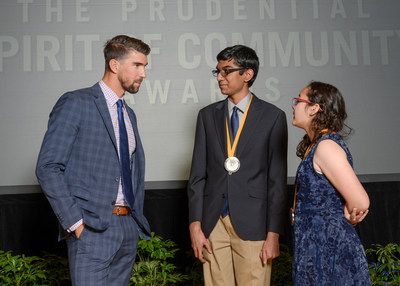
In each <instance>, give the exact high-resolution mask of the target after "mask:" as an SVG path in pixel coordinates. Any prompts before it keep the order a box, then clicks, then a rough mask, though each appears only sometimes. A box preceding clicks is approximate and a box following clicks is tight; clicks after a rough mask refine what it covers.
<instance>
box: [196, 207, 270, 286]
mask: <svg viewBox="0 0 400 286" xmlns="http://www.w3.org/2000/svg"><path fill="white" fill-rule="evenodd" d="M208 243H209V244H210V246H211V249H212V251H213V253H212V254H209V253H208V252H207V250H206V249H205V248H204V249H203V255H204V259H205V260H206V263H204V264H203V272H204V285H205V286H234V285H237V286H269V285H270V280H271V266H272V261H271V260H269V261H268V263H267V265H263V264H262V261H261V258H260V252H261V249H262V246H263V244H264V240H262V241H246V240H243V239H241V238H240V237H239V235H238V234H237V232H236V230H235V229H234V227H233V225H232V221H231V217H230V215H227V216H226V217H225V218H222V217H220V219H219V220H218V223H217V225H216V226H215V228H214V229H213V231H212V232H211V234H210V237H209V238H208Z"/></svg>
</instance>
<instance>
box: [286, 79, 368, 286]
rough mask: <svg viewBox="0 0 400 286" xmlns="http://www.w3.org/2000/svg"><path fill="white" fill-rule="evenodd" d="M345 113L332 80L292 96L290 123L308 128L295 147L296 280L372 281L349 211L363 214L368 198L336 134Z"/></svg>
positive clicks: (344, 285) (324, 282)
mask: <svg viewBox="0 0 400 286" xmlns="http://www.w3.org/2000/svg"><path fill="white" fill-rule="evenodd" d="M346 117H347V115H346V110H345V103H344V100H343V97H342V95H341V93H340V92H339V90H338V89H337V88H335V87H334V86H332V85H330V84H326V83H321V82H311V83H310V84H309V85H308V86H307V87H305V88H304V89H303V90H302V91H301V93H300V95H299V97H297V98H294V99H293V122H292V124H293V125H294V126H296V127H299V128H302V129H304V130H305V131H306V135H305V136H304V138H303V140H302V141H301V142H300V143H299V145H298V146H297V153H296V154H297V156H299V157H300V158H302V160H303V161H302V162H301V164H300V166H299V167H298V170H297V179H296V185H297V186H296V194H295V205H294V207H293V209H294V210H293V211H294V238H295V245H294V264H293V282H294V285H296V286H300V285H307V286H310V285H338V286H347V285H371V282H370V277H369V270H368V263H367V259H366V256H365V252H364V248H363V246H362V244H361V241H360V239H359V237H358V235H357V233H356V231H355V229H354V226H353V225H351V224H350V223H349V221H351V220H350V219H349V216H350V215H349V213H353V215H354V214H356V216H357V217H358V218H359V219H358V221H361V220H362V219H363V217H364V216H365V215H366V213H367V212H368V208H369V198H368V195H367V193H366V191H365V190H364V188H363V186H362V185H361V183H360V181H359V180H358V178H357V176H356V174H355V173H354V171H353V167H352V164H353V161H352V156H351V154H350V152H349V149H348V148H347V146H346V144H345V142H344V141H343V139H342V137H341V135H339V134H338V132H340V131H342V129H343V127H344V126H345V124H344V121H345V119H346ZM354 209H355V211H354V212H353V210H354ZM346 217H347V219H346Z"/></svg>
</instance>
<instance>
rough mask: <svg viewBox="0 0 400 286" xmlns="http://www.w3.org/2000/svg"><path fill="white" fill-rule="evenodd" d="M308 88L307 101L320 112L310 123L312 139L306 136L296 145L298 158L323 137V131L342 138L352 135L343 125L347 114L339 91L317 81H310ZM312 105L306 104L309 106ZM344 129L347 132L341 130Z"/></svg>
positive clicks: (350, 130)
mask: <svg viewBox="0 0 400 286" xmlns="http://www.w3.org/2000/svg"><path fill="white" fill-rule="evenodd" d="M308 87H309V91H308V94H307V96H308V100H309V101H311V102H312V103H313V104H316V103H318V104H319V105H320V107H321V110H322V111H321V112H318V113H317V114H316V115H315V117H314V119H313V120H312V122H311V130H312V131H313V133H314V134H315V135H314V138H313V139H312V140H311V139H310V138H309V137H308V135H307V134H306V135H304V137H303V140H302V141H301V142H300V143H299V144H298V145H297V151H296V155H297V156H298V157H300V158H303V157H304V155H305V152H306V150H307V147H308V146H309V145H310V144H312V143H315V142H317V141H318V140H319V139H320V138H321V137H322V136H323V133H321V131H322V130H323V129H328V132H335V133H340V134H341V135H342V136H343V137H346V136H348V135H350V134H351V133H352V129H351V128H350V127H349V126H347V125H346V124H345V123H344V122H345V120H346V118H347V113H346V106H345V103H344V100H343V96H342V94H341V93H340V91H339V90H338V89H337V88H336V87H334V86H333V85H330V84H328V83H323V82H318V81H312V82H311V83H310V84H309V85H308ZM313 104H311V103H308V105H310V106H312V105H313ZM344 128H346V129H347V131H345V130H343V129H344Z"/></svg>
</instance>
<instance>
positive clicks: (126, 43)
mask: <svg viewBox="0 0 400 286" xmlns="http://www.w3.org/2000/svg"><path fill="white" fill-rule="evenodd" d="M150 50H151V49H150V47H149V45H147V44H146V43H144V42H142V41H141V40H139V39H135V38H132V37H129V36H126V35H118V36H115V37H114V38H112V39H111V40H108V41H107V42H106V43H105V45H104V50H103V52H104V59H105V70H106V71H108V70H109V64H110V61H111V60H112V59H115V60H117V61H120V60H123V59H124V58H125V57H126V56H127V55H128V54H129V53H130V52H132V51H136V52H139V53H142V54H145V55H146V56H147V55H148V54H150Z"/></svg>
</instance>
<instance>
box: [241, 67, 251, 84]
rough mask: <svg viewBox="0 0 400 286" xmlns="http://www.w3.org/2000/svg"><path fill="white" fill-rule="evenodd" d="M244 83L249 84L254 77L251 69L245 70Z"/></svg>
mask: <svg viewBox="0 0 400 286" xmlns="http://www.w3.org/2000/svg"><path fill="white" fill-rule="evenodd" d="M243 75H244V77H245V78H244V81H245V82H247V83H248V82H249V81H250V80H251V79H252V78H253V76H254V71H253V70H252V69H248V70H246V71H245V72H244V74H243Z"/></svg>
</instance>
